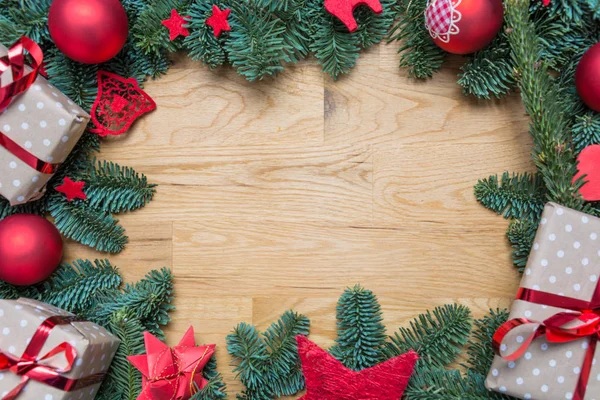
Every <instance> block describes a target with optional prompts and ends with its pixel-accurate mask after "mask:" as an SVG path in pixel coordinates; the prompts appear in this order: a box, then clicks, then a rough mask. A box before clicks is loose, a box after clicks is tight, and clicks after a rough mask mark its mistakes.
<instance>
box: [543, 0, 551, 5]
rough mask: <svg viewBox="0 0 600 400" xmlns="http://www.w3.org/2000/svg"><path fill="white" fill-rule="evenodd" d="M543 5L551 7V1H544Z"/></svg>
mask: <svg viewBox="0 0 600 400" xmlns="http://www.w3.org/2000/svg"><path fill="white" fill-rule="evenodd" d="M542 3H544V5H545V6H546V7H548V6H549V5H550V0H542Z"/></svg>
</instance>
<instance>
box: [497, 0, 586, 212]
mask: <svg viewBox="0 0 600 400" xmlns="http://www.w3.org/2000/svg"><path fill="white" fill-rule="evenodd" d="M567 1H569V0H567ZM552 4H555V3H552ZM506 22H507V25H508V27H509V33H508V34H507V37H508V41H509V43H510V46H511V49H512V52H511V54H512V57H513V62H514V64H515V65H516V67H517V70H518V76H519V77H520V79H519V82H518V83H519V87H520V89H521V96H522V98H523V103H524V105H525V109H526V111H527V113H528V114H529V116H530V117H531V129H530V132H531V135H532V136H533V141H534V148H533V160H534V163H535V165H536V166H537V167H538V169H539V171H540V173H541V174H542V176H543V178H544V183H545V185H546V187H547V188H548V192H549V195H548V198H549V199H550V200H553V201H555V202H557V203H559V204H563V205H564V206H566V207H570V208H573V209H576V210H586V209H587V207H586V206H585V205H584V201H583V199H582V198H581V196H580V195H579V194H578V191H579V189H580V187H581V185H582V184H583V182H582V180H581V179H579V180H578V181H577V182H575V183H574V184H573V183H572V179H573V177H574V176H575V173H576V172H577V169H576V166H575V154H574V152H573V149H572V148H571V147H570V145H569V141H570V130H569V126H568V121H569V118H568V116H567V115H565V114H564V105H563V104H562V102H561V100H562V97H563V93H562V90H561V89H560V88H558V87H557V86H556V84H555V82H554V80H553V78H552V77H551V76H550V74H548V67H547V65H546V64H545V63H544V62H542V61H541V60H540V52H541V43H540V40H539V37H538V36H537V34H536V31H535V25H534V24H533V23H532V22H531V21H530V20H529V1H527V0H507V3H506Z"/></svg>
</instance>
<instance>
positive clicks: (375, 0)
mask: <svg viewBox="0 0 600 400" xmlns="http://www.w3.org/2000/svg"><path fill="white" fill-rule="evenodd" d="M360 5H365V6H367V7H369V8H370V9H371V10H373V12H374V13H375V14H381V13H382V12H383V7H382V6H381V3H380V2H379V0H325V9H326V10H327V11H328V12H329V13H330V14H331V15H334V16H336V17H338V18H339V20H340V21H342V22H343V23H344V25H346V28H348V30H349V31H350V32H354V31H355V30H356V29H357V28H358V24H357V23H356V20H355V19H354V15H353V14H354V9H355V8H356V7H358V6H360Z"/></svg>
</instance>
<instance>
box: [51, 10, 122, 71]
mask: <svg viewBox="0 0 600 400" xmlns="http://www.w3.org/2000/svg"><path fill="white" fill-rule="evenodd" d="M48 28H49V29H50V36H52V40H54V43H55V44H56V47H58V48H59V50H60V51H62V52H63V53H65V55H66V56H67V57H69V58H71V59H73V60H75V61H78V62H81V63H84V64H99V63H103V62H105V61H108V60H110V59H111V58H113V57H114V56H116V55H117V54H118V53H119V51H121V49H122V48H123V46H124V45H125V42H126V41H127V35H128V28H129V25H128V22H127V14H126V13H125V9H124V8H123V5H122V4H121V2H120V1H119V0H54V1H53V2H52V5H51V6H50V13H49V15H48Z"/></svg>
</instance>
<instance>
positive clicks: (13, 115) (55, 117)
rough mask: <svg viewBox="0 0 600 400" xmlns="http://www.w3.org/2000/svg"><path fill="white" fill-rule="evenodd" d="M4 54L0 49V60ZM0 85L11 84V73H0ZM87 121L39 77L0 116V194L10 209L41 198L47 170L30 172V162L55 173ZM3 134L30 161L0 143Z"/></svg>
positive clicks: (83, 113) (83, 115)
mask: <svg viewBox="0 0 600 400" xmlns="http://www.w3.org/2000/svg"><path fill="white" fill-rule="evenodd" d="M7 52H8V50H7V49H6V48H5V47H4V46H2V45H0V56H4V55H6V54H7ZM0 82H1V84H2V86H6V85H9V84H10V83H11V82H12V73H11V70H10V69H8V70H7V71H6V72H5V73H4V74H2V76H1V79H0ZM0 111H2V110H0ZM89 120H90V116H89V115H88V114H87V113H86V112H85V111H84V110H83V109H81V108H80V107H79V106H78V105H77V104H75V103H74V102H73V101H71V100H70V99H69V98H67V97H66V96H65V95H64V94H63V93H61V92H60V91H59V90H58V89H57V88H55V87H54V86H52V85H51V84H50V83H48V81H47V80H46V79H44V77H42V76H41V75H38V77H37V78H36V80H35V82H33V84H32V85H31V86H30V87H29V88H28V89H27V90H26V91H25V92H23V93H21V94H19V95H16V96H15V97H14V98H12V99H11V102H10V104H9V105H8V107H7V108H6V109H5V110H4V111H3V112H2V113H1V114H0V195H1V196H3V197H5V198H6V199H7V200H8V201H9V202H10V203H11V205H16V204H23V203H26V202H28V201H32V200H36V199H38V198H40V197H41V196H42V195H43V193H44V191H45V187H46V184H47V183H48V181H49V180H50V178H52V176H53V173H44V172H41V171H40V170H46V171H47V170H48V169H49V167H48V166H46V167H45V168H43V167H41V166H40V167H37V169H36V168H33V167H32V166H31V165H30V164H32V163H33V162H32V161H31V159H33V160H36V161H37V160H39V163H38V164H39V165H41V164H43V163H48V164H50V165H51V166H54V169H55V168H56V167H57V166H58V165H60V164H61V163H63V162H64V161H65V160H66V158H67V156H68V155H69V153H71V151H72V150H73V148H74V147H75V145H76V144H77V141H78V140H79V138H80V137H81V135H83V132H84V131H85V128H86V126H87V124H88V121H89ZM2 136H5V137H6V138H8V139H9V140H10V141H12V142H14V143H15V144H16V145H17V146H19V147H20V149H21V150H20V151H22V152H25V153H26V154H28V155H29V156H28V157H29V159H30V161H29V162H28V163H26V162H25V161H23V157H18V156H16V155H15V152H14V151H9V150H8V149H7V148H6V146H4V145H2V142H3V140H2ZM4 141H5V142H6V140H4ZM31 156H33V157H34V158H31ZM50 169H52V167H50Z"/></svg>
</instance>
